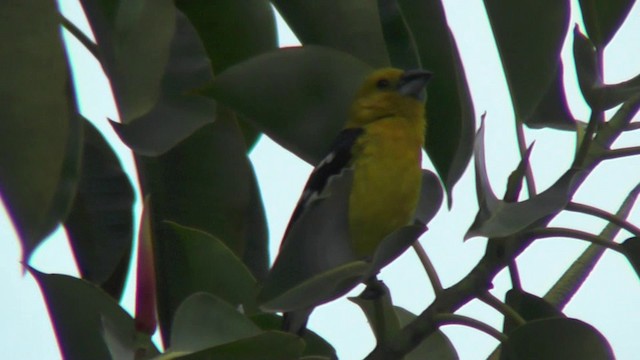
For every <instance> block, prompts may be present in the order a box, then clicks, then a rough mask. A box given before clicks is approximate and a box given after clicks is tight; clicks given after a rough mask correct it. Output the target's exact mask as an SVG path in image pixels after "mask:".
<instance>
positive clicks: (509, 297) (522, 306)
mask: <svg viewBox="0 0 640 360" xmlns="http://www.w3.org/2000/svg"><path fill="white" fill-rule="evenodd" d="M505 303H506V304H507V305H509V306H510V307H511V308H512V309H513V310H515V311H516V312H517V313H518V314H520V316H522V318H524V319H525V320H526V321H531V320H537V319H544V318H550V317H554V318H560V317H565V315H564V314H563V313H562V311H560V310H558V309H556V308H555V306H553V305H552V304H550V303H549V302H547V301H546V300H544V299H543V298H541V297H538V296H536V295H533V294H530V293H528V292H526V291H523V290H520V289H511V290H509V291H507V294H506V296H505ZM503 329H504V333H505V334H509V333H511V332H512V331H513V330H514V329H517V325H516V324H515V323H514V322H513V321H512V320H511V319H510V318H509V317H508V316H505V318H504V326H503Z"/></svg>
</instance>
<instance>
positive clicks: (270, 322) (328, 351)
mask: <svg viewBox="0 0 640 360" xmlns="http://www.w3.org/2000/svg"><path fill="white" fill-rule="evenodd" d="M251 321H253V322H254V323H255V324H256V325H258V326H259V327H260V328H261V329H262V330H281V329H282V316H278V315H275V314H258V315H254V316H252V317H251ZM302 339H303V340H304V343H305V347H304V351H303V353H302V356H304V357H306V356H309V357H310V356H317V357H323V356H325V357H326V358H327V359H336V350H335V349H334V348H333V346H332V345H331V343H329V342H328V341H327V340H325V339H323V338H322V337H320V335H318V334H316V333H315V332H313V331H312V330H310V329H305V331H304V334H303V336H302Z"/></svg>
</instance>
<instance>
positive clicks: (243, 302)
mask: <svg viewBox="0 0 640 360" xmlns="http://www.w3.org/2000/svg"><path fill="white" fill-rule="evenodd" d="M169 226H170V227H171V228H172V229H173V231H174V232H175V233H176V234H177V235H178V241H180V242H181V243H182V244H181V246H182V247H184V248H187V253H189V255H190V256H189V259H187V260H188V261H189V263H188V264H185V265H187V268H188V269H189V270H191V273H190V274H189V273H187V274H184V275H185V276H191V277H192V278H193V285H194V288H196V289H202V290H205V291H208V292H210V293H212V294H215V295H216V296H218V297H220V298H221V299H223V300H225V301H226V302H228V303H230V304H232V305H234V306H242V307H243V309H244V311H245V312H249V313H251V312H254V311H255V309H256V304H255V299H254V298H255V287H256V280H255V278H254V277H253V275H251V272H250V271H249V269H247V267H246V266H245V265H244V264H243V263H242V261H241V260H240V259H239V258H238V257H237V256H236V255H235V254H234V253H233V252H232V251H231V250H230V249H229V248H228V247H227V246H226V245H225V244H224V243H223V242H222V241H220V240H219V239H217V238H216V237H214V236H211V235H209V234H207V233H205V232H203V231H200V230H197V229H193V228H189V227H186V226H181V225H180V224H176V223H169ZM214 259H215V261H212V260H214ZM200 272H202V273H201V274H200ZM196 275H200V276H196ZM185 280H186V279H185Z"/></svg>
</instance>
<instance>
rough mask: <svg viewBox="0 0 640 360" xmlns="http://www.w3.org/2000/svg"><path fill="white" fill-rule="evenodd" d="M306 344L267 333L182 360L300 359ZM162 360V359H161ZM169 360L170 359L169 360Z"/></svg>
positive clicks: (290, 336)
mask: <svg viewBox="0 0 640 360" xmlns="http://www.w3.org/2000/svg"><path fill="white" fill-rule="evenodd" d="M303 348H304V342H303V341H302V340H301V339H300V338H299V337H297V336H296V335H293V334H289V333H284V332H280V331H267V332H265V333H262V334H259V335H256V336H254V337H250V338H245V339H241V340H238V341H235V342H232V343H228V344H224V345H220V346H216V347H214V348H210V349H206V350H202V351H200V352H197V353H193V354H190V355H187V356H180V357H177V358H175V359H180V360H211V359H215V360H255V359H260V360H283V359H292V360H293V359H299V358H300V355H301V354H302V351H303ZM159 360H161V359H159ZM167 360H168V359H167Z"/></svg>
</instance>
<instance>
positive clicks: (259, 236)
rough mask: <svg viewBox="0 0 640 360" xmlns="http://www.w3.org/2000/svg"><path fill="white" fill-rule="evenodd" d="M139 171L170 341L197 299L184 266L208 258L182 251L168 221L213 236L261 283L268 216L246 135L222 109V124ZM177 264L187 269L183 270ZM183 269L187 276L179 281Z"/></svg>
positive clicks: (201, 131)
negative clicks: (183, 306)
mask: <svg viewBox="0 0 640 360" xmlns="http://www.w3.org/2000/svg"><path fill="white" fill-rule="evenodd" d="M139 164H140V165H141V166H140V168H139V171H140V173H141V179H142V180H141V182H142V188H143V193H144V194H145V196H146V195H151V208H152V229H153V238H154V239H155V243H156V247H155V250H154V251H155V253H156V261H157V268H158V291H159V299H158V307H159V315H160V323H161V328H162V331H163V334H164V335H163V336H165V340H167V341H168V339H166V337H167V335H168V332H169V327H168V326H169V323H170V321H171V319H172V318H173V312H174V311H175V309H176V308H177V306H178V305H179V304H180V302H181V301H182V300H183V299H184V297H186V296H187V295H189V294H190V292H191V291H192V290H189V289H190V287H189V286H186V284H183V281H184V278H182V277H181V276H192V275H193V272H192V271H191V270H189V269H188V268H185V267H184V266H185V265H184V264H188V263H190V261H192V260H191V257H192V256H193V257H196V258H200V255H199V254H198V253H197V251H199V250H194V253H192V252H191V250H189V248H184V247H181V246H180V245H179V244H180V243H179V242H178V239H179V238H178V234H177V233H175V232H174V231H173V229H172V228H171V227H170V226H169V225H167V224H166V223H165V220H170V221H174V222H176V223H179V224H181V225H183V226H187V227H191V228H195V229H199V230H202V231H204V232H206V233H208V234H211V235H213V236H214V237H216V238H217V239H219V240H220V241H222V242H223V243H224V244H225V245H226V246H227V247H228V248H229V249H231V250H232V251H233V253H234V254H235V256H236V257H238V258H241V259H246V260H251V261H253V263H252V264H251V265H248V267H249V268H250V269H251V270H252V271H254V273H255V274H256V275H254V276H256V277H261V276H264V275H263V274H265V273H266V272H267V267H266V264H267V262H268V253H267V250H266V249H267V246H266V243H267V234H266V231H265V229H266V225H265V219H264V212H263V209H262V202H261V199H260V197H259V192H258V191H257V184H256V182H257V180H256V179H255V174H254V173H253V170H252V168H251V164H250V163H249V160H248V158H247V155H246V147H245V146H244V140H243V138H242V134H241V133H240V131H239V129H238V126H237V123H236V122H235V119H234V117H233V113H232V112H230V111H228V109H226V108H224V107H222V106H218V116H217V120H216V122H215V123H213V124H208V125H205V126H204V127H202V128H201V129H199V130H198V131H196V132H195V133H194V134H193V135H191V136H190V137H189V138H187V139H185V140H184V141H183V142H181V143H180V144H178V145H177V146H176V147H174V148H173V149H171V150H170V151H168V152H167V153H165V154H163V155H162V156H160V157H157V158H148V157H140V158H139ZM249 244H251V247H250V248H249ZM202 246H204V245H202ZM176 257H178V258H181V259H183V261H184V264H182V265H181V264H180V263H179V262H178V263H177V262H176V261H175V260H174V259H175V258H176ZM210 259H211V258H210ZM210 259H209V260H207V261H208V262H211V261H210ZM194 261H198V260H194ZM203 261H204V260H203ZM207 266H211V265H207ZM176 267H177V268H178V269H180V268H181V269H182V270H180V273H181V274H183V275H177V274H176V273H175V271H176ZM201 275H203V276H205V277H207V276H211V275H210V274H201ZM196 283H197V281H196ZM179 289H183V290H179ZM197 289H200V290H204V289H201V288H197ZM176 294H181V295H177V296H176ZM216 295H220V294H216ZM220 296H223V295H220ZM223 297H224V296H223Z"/></svg>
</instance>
